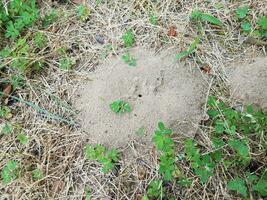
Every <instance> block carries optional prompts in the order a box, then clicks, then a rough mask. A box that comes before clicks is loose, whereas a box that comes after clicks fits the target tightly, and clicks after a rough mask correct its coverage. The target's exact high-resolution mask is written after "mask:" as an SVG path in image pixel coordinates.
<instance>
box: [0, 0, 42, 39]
mask: <svg viewBox="0 0 267 200" xmlns="http://www.w3.org/2000/svg"><path fill="white" fill-rule="evenodd" d="M3 4H4V2H2V3H0V27H1V28H2V29H3V30H6V31H5V36H6V37H7V38H11V39H12V40H15V39H16V38H17V37H18V36H20V34H21V32H22V31H23V30H24V29H25V28H27V27H30V26H32V25H33V24H34V22H35V21H36V20H37V19H38V17H39V11H38V9H37V8H36V1H35V0H28V1H24V0H15V1H10V2H9V3H7V4H6V5H7V10H6V9H5V6H4V5H3ZM18 16H19V17H18Z"/></svg>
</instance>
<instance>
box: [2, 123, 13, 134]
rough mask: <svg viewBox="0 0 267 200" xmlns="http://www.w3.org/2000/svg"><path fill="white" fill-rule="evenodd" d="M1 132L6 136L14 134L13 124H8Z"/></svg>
mask: <svg viewBox="0 0 267 200" xmlns="http://www.w3.org/2000/svg"><path fill="white" fill-rule="evenodd" d="M1 132H2V133H3V134H5V135H8V134H11V133H12V132H13V126H12V124H11V123H9V122H6V123H5V124H4V126H3V127H2V130H1Z"/></svg>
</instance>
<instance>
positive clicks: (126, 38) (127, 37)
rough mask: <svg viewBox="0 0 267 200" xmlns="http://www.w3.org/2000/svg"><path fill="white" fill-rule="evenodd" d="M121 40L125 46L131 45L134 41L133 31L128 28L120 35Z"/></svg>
mask: <svg viewBox="0 0 267 200" xmlns="http://www.w3.org/2000/svg"><path fill="white" fill-rule="evenodd" d="M122 39H123V42H124V46H125V47H127V48H130V47H133V44H134V42H135V39H134V33H133V31H132V30H131V29H130V30H128V31H127V32H126V33H125V34H124V35H123V36H122Z"/></svg>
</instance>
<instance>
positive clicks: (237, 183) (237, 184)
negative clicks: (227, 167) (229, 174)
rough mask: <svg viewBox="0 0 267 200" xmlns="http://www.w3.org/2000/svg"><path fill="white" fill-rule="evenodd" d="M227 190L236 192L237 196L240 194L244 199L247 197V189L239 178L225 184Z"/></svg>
mask: <svg viewBox="0 0 267 200" xmlns="http://www.w3.org/2000/svg"><path fill="white" fill-rule="evenodd" d="M227 188H228V189H229V190H234V191H236V192H238V193H239V194H241V195H242V196H244V197H247V195H248V194H247V187H246V185H245V181H244V180H243V179H241V178H237V179H234V180H231V181H230V182H229V183H228V184H227Z"/></svg>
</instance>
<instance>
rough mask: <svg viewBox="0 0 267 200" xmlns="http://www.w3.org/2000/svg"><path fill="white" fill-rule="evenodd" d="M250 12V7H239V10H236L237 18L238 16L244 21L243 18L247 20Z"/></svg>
mask: <svg viewBox="0 0 267 200" xmlns="http://www.w3.org/2000/svg"><path fill="white" fill-rule="evenodd" d="M248 11H249V7H248V6H244V7H239V8H237V10H236V16H237V17H238V18H239V19H243V18H245V17H246V16H247V14H248Z"/></svg>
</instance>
